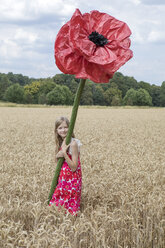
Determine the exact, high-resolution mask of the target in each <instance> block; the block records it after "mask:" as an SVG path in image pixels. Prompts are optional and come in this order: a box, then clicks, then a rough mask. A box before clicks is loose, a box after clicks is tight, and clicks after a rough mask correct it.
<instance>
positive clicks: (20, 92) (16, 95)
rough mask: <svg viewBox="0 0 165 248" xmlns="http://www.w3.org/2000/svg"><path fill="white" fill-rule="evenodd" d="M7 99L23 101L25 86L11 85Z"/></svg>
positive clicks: (6, 94)
mask: <svg viewBox="0 0 165 248" xmlns="http://www.w3.org/2000/svg"><path fill="white" fill-rule="evenodd" d="M5 100H6V101H9V102H16V103H23V101H24V88H23V87H22V86H20V85H19V84H13V85H11V86H10V87H9V88H8V89H7V90H6V92H5Z"/></svg>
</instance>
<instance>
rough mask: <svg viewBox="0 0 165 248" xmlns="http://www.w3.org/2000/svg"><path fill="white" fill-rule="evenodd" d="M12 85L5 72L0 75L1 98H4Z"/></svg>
mask: <svg viewBox="0 0 165 248" xmlns="http://www.w3.org/2000/svg"><path fill="white" fill-rule="evenodd" d="M10 85H11V82H10V80H9V79H8V77H7V76H6V75H5V74H3V75H1V76H0V100H4V94H5V91H6V90H7V88H8V87H9V86H10Z"/></svg>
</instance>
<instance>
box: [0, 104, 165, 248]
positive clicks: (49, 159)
mask: <svg viewBox="0 0 165 248" xmlns="http://www.w3.org/2000/svg"><path fill="white" fill-rule="evenodd" d="M71 110H72V108H71V107H66V108H64V107H56V108H55V107H50V108H26V107H24V108H21V107H16V108H12V107H1V108H0V170H1V174H0V175H1V178H0V247H1V248H8V247H20V248H47V247H49V248H56V247H60V248H165V109H163V108H162V109H161V108H160V109H154V108H148V109H147V108H146V109H138V108H137V109H134V108H132V109H131V108H130V109H122V108H83V107H80V108H79V111H78V116H77V121H76V126H75V135H76V137H77V138H78V139H80V140H81V142H82V143H83V146H82V149H81V164H82V174H83V188H82V202H81V213H80V214H79V215H78V217H75V216H71V215H70V214H67V215H65V214H64V212H63V210H62V211H60V212H59V211H58V210H57V209H56V207H55V206H51V207H49V206H48V205H47V198H48V194H49V190H50V186H51V182H52V178H53V175H54V171H55V165H54V148H55V147H54V146H55V144H54V121H55V120H56V118H57V117H59V116H62V115H63V116H67V117H68V118H70V116H71Z"/></svg>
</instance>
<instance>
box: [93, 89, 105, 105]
mask: <svg viewBox="0 0 165 248" xmlns="http://www.w3.org/2000/svg"><path fill="white" fill-rule="evenodd" d="M93 104H94V105H105V99H104V90H103V89H102V87H101V86H100V85H96V87H95V88H94V90H93Z"/></svg>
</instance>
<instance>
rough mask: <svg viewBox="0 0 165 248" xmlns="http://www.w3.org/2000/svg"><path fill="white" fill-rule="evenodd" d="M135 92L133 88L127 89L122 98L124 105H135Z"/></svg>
mask: <svg viewBox="0 0 165 248" xmlns="http://www.w3.org/2000/svg"><path fill="white" fill-rule="evenodd" d="M136 93H137V91H136V90H134V89H132V88H131V89H129V90H128V91H127V93H126V95H125V97H124V99H123V104H124V105H130V106H132V105H136V102H137V99H136Z"/></svg>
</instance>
